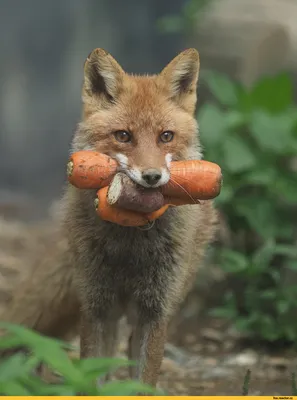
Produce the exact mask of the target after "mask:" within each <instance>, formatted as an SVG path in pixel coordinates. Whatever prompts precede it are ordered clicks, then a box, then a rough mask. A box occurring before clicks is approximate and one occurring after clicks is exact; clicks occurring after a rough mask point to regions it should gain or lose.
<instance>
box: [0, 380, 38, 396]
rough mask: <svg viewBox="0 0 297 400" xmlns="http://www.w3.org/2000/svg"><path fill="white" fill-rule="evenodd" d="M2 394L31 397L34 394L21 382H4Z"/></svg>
mask: <svg viewBox="0 0 297 400" xmlns="http://www.w3.org/2000/svg"><path fill="white" fill-rule="evenodd" d="M2 393H3V394H4V395H5V396H30V395H31V394H32V393H30V391H29V390H27V389H26V388H25V387H23V385H22V384H20V383H19V382H2V383H1V394H2Z"/></svg>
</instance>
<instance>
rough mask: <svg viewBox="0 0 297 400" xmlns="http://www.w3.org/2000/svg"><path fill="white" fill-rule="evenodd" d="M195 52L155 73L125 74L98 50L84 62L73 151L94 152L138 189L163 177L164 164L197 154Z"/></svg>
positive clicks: (165, 174)
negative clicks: (80, 117) (79, 119)
mask: <svg viewBox="0 0 297 400" xmlns="http://www.w3.org/2000/svg"><path fill="white" fill-rule="evenodd" d="M198 75H199V54H198V52H197V51H196V50H195V49H188V50H185V51H183V52H182V53H180V54H179V55H178V56H177V57H175V58H174V59H173V60H172V61H171V62H170V63H169V64H168V65H167V66H166V67H165V68H164V69H163V70H162V71H161V73H160V74H158V75H152V76H134V75H130V74H128V73H126V72H125V71H124V70H123V69H122V68H121V66H120V65H119V64H118V63H117V61H116V60H115V59H114V58H113V57H112V56H111V55H110V54H109V53H107V52H106V51H104V50H103V49H95V50H94V51H93V52H92V53H91V54H90V55H89V56H88V58H87V60H86V61H85V65H84V83H83V90H82V101H83V121H82V123H81V124H79V127H78V130H77V132H76V134H75V136H74V140H73V147H72V148H73V150H74V151H78V150H88V149H89V150H96V151H99V152H101V153H105V154H107V155H109V156H111V157H113V158H115V159H116V160H117V161H118V163H119V165H120V169H121V170H122V171H124V172H125V173H126V174H127V175H128V176H129V177H130V178H131V179H133V180H134V181H135V182H136V183H138V184H140V185H142V186H144V187H158V186H161V185H164V184H166V183H167V182H168V181H169V178H170V173H169V168H170V162H171V161H172V160H183V159H190V158H199V157H200V156H201V154H200V151H199V143H198V126H197V122H196V118H195V116H194V114H195V109H196V101H197V95H196V87H197V82H198Z"/></svg>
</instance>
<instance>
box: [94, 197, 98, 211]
mask: <svg viewBox="0 0 297 400" xmlns="http://www.w3.org/2000/svg"><path fill="white" fill-rule="evenodd" d="M94 206H95V208H96V210H97V209H98V207H99V199H95V200H94Z"/></svg>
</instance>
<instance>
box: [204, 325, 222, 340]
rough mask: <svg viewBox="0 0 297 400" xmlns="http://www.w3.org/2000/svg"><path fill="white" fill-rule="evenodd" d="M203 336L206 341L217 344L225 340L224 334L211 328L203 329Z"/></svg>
mask: <svg viewBox="0 0 297 400" xmlns="http://www.w3.org/2000/svg"><path fill="white" fill-rule="evenodd" d="M201 336H202V337H203V338H204V339H207V340H211V341H213V342H216V343H221V342H222V341H223V340H224V334H223V333H222V332H220V331H217V330H215V329H211V328H208V329H203V330H202V331H201Z"/></svg>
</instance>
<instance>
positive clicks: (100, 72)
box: [83, 49, 124, 104]
mask: <svg viewBox="0 0 297 400" xmlns="http://www.w3.org/2000/svg"><path fill="white" fill-rule="evenodd" d="M123 76H124V71H123V69H122V68H121V67H120V65H119V64H118V63H117V62H116V60H115V59H114V58H113V57H112V56H111V55H110V54H109V53H108V52H106V51H105V50H103V49H95V50H93V51H92V53H91V54H90V55H89V56H88V58H87V59H86V61H85V65H84V87H83V89H84V93H83V101H85V102H88V97H91V98H93V97H94V96H95V97H97V98H98V99H100V100H102V102H103V103H104V104H107V103H113V102H115V101H116V98H117V96H118V94H119V92H120V90H121V87H122V81H123Z"/></svg>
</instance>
